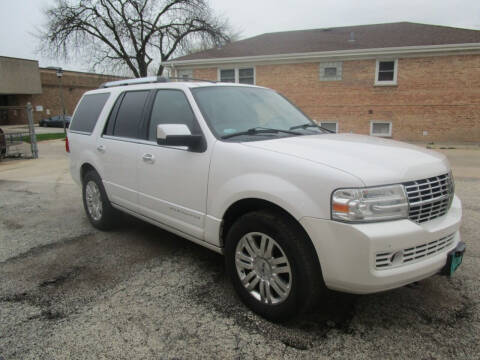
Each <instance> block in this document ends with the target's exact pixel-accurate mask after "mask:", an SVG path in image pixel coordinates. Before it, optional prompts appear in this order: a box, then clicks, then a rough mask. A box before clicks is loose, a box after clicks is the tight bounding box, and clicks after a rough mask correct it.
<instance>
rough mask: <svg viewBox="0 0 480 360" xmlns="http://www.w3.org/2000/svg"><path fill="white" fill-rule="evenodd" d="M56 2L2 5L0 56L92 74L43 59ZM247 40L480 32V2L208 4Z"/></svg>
mask: <svg viewBox="0 0 480 360" xmlns="http://www.w3.org/2000/svg"><path fill="white" fill-rule="evenodd" d="M54 3H55V2H54V0H0V56H10V57H19V58H27V59H35V60H39V62H40V66H43V67H45V66H62V67H63V68H65V69H68V70H79V71H89V70H91V69H90V68H89V66H88V65H87V64H84V63H83V62H82V61H81V60H77V61H70V62H66V61H64V60H62V59H55V58H47V57H41V56H40V54H39V53H38V51H37V49H38V40H37V38H36V37H35V34H38V32H39V29H40V28H41V26H42V25H43V24H44V21H45V19H44V17H43V12H42V11H43V9H45V8H46V7H48V6H51V5H52V4H54ZM210 4H211V6H212V8H213V9H214V10H215V11H216V13H217V14H219V15H222V16H225V17H226V18H228V19H229V21H230V24H231V25H232V26H233V27H234V29H236V30H237V31H239V32H240V37H241V38H247V37H251V36H255V35H259V34H263V33H266V32H276V31H289V30H299V29H314V28H323V27H338V26H348V25H363V24H377V23H387V22H397V21H411V22H419V23H425V24H435V25H446V26H453V27H463V28H469V29H476V30H480V0H402V1H398V0H395V1H394V0H368V1H365V0H210Z"/></svg>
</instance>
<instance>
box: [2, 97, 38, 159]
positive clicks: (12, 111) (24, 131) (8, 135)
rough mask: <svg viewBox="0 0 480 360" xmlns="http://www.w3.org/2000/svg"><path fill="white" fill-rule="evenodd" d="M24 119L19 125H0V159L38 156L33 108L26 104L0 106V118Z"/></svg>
mask: <svg viewBox="0 0 480 360" xmlns="http://www.w3.org/2000/svg"><path fill="white" fill-rule="evenodd" d="M9 118H20V119H24V123H23V124H19V125H8V126H3V125H0V160H1V159H3V158H21V159H36V158H38V147H37V137H36V135H35V127H34V124H33V108H32V105H31V104H30V103H28V104H27V105H26V106H0V119H9Z"/></svg>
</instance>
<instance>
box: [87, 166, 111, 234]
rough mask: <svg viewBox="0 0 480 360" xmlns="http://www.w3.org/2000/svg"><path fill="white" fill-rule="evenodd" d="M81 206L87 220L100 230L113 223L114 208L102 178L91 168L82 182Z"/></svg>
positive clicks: (107, 227)
mask: <svg viewBox="0 0 480 360" xmlns="http://www.w3.org/2000/svg"><path fill="white" fill-rule="evenodd" d="M82 195H83V206H84V208H85V212H86V213H87V217H88V220H90V222H91V223H92V225H93V226H95V227H96V228H97V229H100V230H109V229H111V228H112V227H113V225H114V219H115V214H116V210H115V209H114V208H113V207H112V205H111V204H110V201H109V200H108V197H107V193H106V192H105V188H104V187H103V183H102V179H101V178H100V176H99V175H98V174H97V172H95V171H93V170H91V171H89V172H87V173H86V174H85V176H84V177H83V182H82Z"/></svg>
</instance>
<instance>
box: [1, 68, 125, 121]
mask: <svg viewBox="0 0 480 360" xmlns="http://www.w3.org/2000/svg"><path fill="white" fill-rule="evenodd" d="M40 79H41V83H42V93H41V94H37V95H9V96H8V105H11V106H13V105H17V106H25V105H26V104H27V103H28V102H30V103H31V104H32V106H33V118H34V121H35V122H38V121H39V120H40V119H43V118H47V117H50V116H54V115H61V114H62V103H61V100H60V90H59V82H58V78H57V76H56V73H55V70H48V69H40ZM118 79H120V78H119V77H116V76H109V75H98V74H89V73H81V72H75V71H65V72H64V73H63V77H62V83H63V96H64V100H65V109H66V114H67V115H72V114H73V111H74V110H75V107H76V105H77V103H78V101H79V100H80V98H81V97H82V95H83V94H84V93H85V92H86V91H88V90H93V89H97V88H98V87H99V86H100V85H101V84H102V83H104V82H107V81H114V80H118ZM37 106H42V107H43V110H42V111H37V110H36V107H37ZM47 110H49V111H50V114H48V113H47ZM0 124H2V125H14V124H15V125H16V124H27V116H26V112H25V111H23V110H17V111H13V110H9V111H8V114H7V116H5V117H0Z"/></svg>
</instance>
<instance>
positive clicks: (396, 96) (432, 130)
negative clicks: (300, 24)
mask: <svg viewBox="0 0 480 360" xmlns="http://www.w3.org/2000/svg"><path fill="white" fill-rule="evenodd" d="M375 65H376V61H375V59H370V60H350V61H343V62H342V80H340V81H320V79H319V63H318V62H312V63H298V64H280V65H278V64H277V65H255V71H256V85H260V86H266V87H269V88H272V89H275V90H277V91H279V92H280V93H282V94H284V95H285V96H287V97H288V98H289V99H291V100H292V101H293V102H294V103H295V104H297V105H298V106H299V107H300V108H301V109H302V110H303V111H304V112H305V113H307V114H308V115H309V116H310V117H311V118H313V119H315V120H317V121H319V122H321V121H325V122H327V121H337V122H338V124H339V132H355V133H360V134H369V133H370V122H371V121H388V122H392V137H393V138H394V139H398V140H409V141H428V142H430V141H442V142H443V141H462V142H479V141H480V55H451V56H435V57H423V58H399V59H398V81H397V85H396V86H375V85H374V79H375ZM193 75H194V77H195V78H200V79H211V80H217V68H216V67H215V68H198V69H194V74H193Z"/></svg>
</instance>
